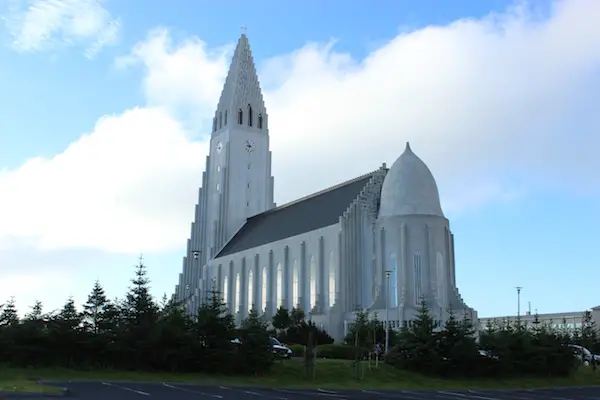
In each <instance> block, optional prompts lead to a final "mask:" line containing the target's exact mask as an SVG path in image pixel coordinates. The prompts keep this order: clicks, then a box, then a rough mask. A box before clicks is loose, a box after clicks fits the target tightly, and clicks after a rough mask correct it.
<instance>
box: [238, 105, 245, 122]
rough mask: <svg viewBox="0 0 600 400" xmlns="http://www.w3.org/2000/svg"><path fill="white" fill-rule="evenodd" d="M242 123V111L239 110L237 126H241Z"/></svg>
mask: <svg viewBox="0 0 600 400" xmlns="http://www.w3.org/2000/svg"><path fill="white" fill-rule="evenodd" d="M243 123H244V112H243V111H242V109H241V108H240V109H239V110H238V124H239V125H242V124H243Z"/></svg>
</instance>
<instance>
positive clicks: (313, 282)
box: [309, 256, 317, 310]
mask: <svg viewBox="0 0 600 400" xmlns="http://www.w3.org/2000/svg"><path fill="white" fill-rule="evenodd" d="M309 290H310V309H311V310H312V309H313V308H315V306H316V305H317V262H316V261H315V257H314V256H313V257H311V259H310V287H309Z"/></svg>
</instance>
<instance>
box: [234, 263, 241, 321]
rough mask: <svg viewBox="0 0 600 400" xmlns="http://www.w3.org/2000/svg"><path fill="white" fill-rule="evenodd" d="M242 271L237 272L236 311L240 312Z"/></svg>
mask: <svg viewBox="0 0 600 400" xmlns="http://www.w3.org/2000/svg"><path fill="white" fill-rule="evenodd" d="M240 285H241V282H240V273H239V272H238V273H237V274H235V312H240V304H241V302H240V300H241V299H240V292H241V287H240Z"/></svg>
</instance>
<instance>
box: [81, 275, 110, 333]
mask: <svg viewBox="0 0 600 400" xmlns="http://www.w3.org/2000/svg"><path fill="white" fill-rule="evenodd" d="M107 305H108V299H107V298H106V294H105V293H104V288H103V287H102V285H101V284H100V281H95V282H94V287H93V288H92V292H91V293H90V294H89V295H88V299H87V302H86V303H85V304H84V305H83V317H84V325H85V327H86V328H87V329H89V330H90V331H91V332H93V333H94V334H96V335H97V334H98V333H99V331H100V326H101V324H102V322H103V320H104V316H105V311H106V307H107Z"/></svg>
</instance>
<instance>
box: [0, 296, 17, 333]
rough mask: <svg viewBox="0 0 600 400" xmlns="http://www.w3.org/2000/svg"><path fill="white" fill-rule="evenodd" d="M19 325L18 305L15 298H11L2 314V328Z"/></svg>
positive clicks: (0, 320) (0, 324)
mask: <svg viewBox="0 0 600 400" xmlns="http://www.w3.org/2000/svg"><path fill="white" fill-rule="evenodd" d="M18 323H19V313H18V311H17V305H16V302H15V298H14V297H11V298H10V300H8V301H7V302H6V304H4V307H3V308H2V313H1V314H0V326H6V325H16V324H18Z"/></svg>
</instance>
